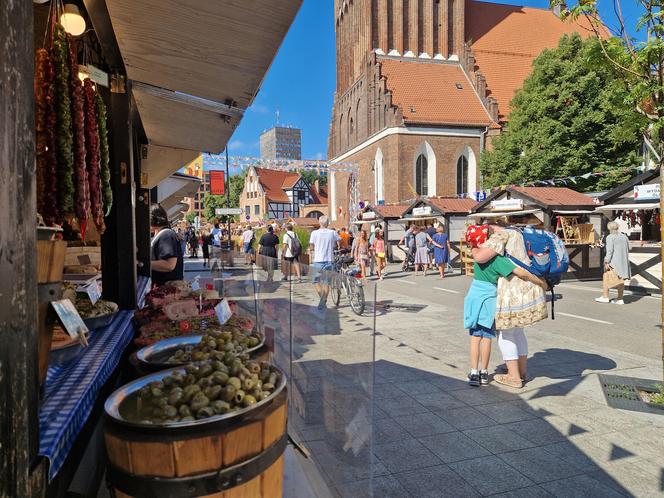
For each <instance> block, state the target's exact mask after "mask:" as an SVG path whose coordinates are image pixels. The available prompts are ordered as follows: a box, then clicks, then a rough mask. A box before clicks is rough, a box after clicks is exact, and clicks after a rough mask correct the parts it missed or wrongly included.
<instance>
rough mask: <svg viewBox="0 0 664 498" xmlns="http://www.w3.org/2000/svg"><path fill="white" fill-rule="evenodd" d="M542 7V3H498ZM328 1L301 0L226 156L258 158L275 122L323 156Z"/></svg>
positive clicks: (330, 75)
mask: <svg viewBox="0 0 664 498" xmlns="http://www.w3.org/2000/svg"><path fill="white" fill-rule="evenodd" d="M500 3H507V4H513V5H527V6H530V7H540V8H547V7H548V5H549V3H548V0H531V1H527V2H523V1H502V2H500ZM612 5H613V4H612V2H611V1H607V0H604V1H603V2H600V11H601V12H602V13H605V14H606V17H605V22H607V23H609V24H610V23H611V22H613V19H614V18H613V14H612V12H613V10H612ZM636 5H637V3H636V2H635V1H634V0H623V11H624V14H625V18H626V21H627V23H628V25H631V26H634V25H635V24H636V16H637V13H638V10H637V6H636ZM333 10H334V2H333V0H304V2H303V5H302V8H301V9H300V12H299V13H298V15H297V17H296V19H295V22H294V23H293V25H292V26H291V29H290V31H289V32H288V35H287V36H286V39H285V40H284V43H283V45H282V46H281V49H280V50H279V53H278V54H277V57H276V58H275V60H274V62H273V64H272V67H271V68H270V70H269V71H268V73H267V76H266V78H265V80H264V82H263V85H262V87H261V90H260V92H259V93H258V96H257V98H256V100H255V101H254V103H253V105H252V106H251V107H250V108H249V109H248V110H247V112H246V113H245V116H244V118H243V119H242V121H241V123H240V126H239V127H238V129H237V130H236V131H235V133H234V135H233V137H232V138H231V141H230V143H229V153H230V155H232V156H256V157H257V156H259V145H258V140H259V136H260V134H261V133H262V132H263V131H264V130H266V129H268V128H271V127H272V126H274V125H275V123H276V113H277V110H278V111H279V115H280V118H279V123H280V124H281V125H292V126H295V127H298V128H301V129H302V156H303V158H304V159H322V158H325V157H326V151H327V135H328V131H329V126H330V116H331V113H332V101H333V94H334V89H335V84H336V83H335V81H336V71H335V38H334V13H333Z"/></svg>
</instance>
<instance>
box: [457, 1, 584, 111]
mask: <svg viewBox="0 0 664 498" xmlns="http://www.w3.org/2000/svg"><path fill="white" fill-rule="evenodd" d="M465 19H466V40H467V41H468V42H469V43H470V44H471V49H472V51H473V55H474V56H475V63H476V66H477V67H478V68H479V71H480V72H481V73H482V74H484V76H486V83H487V89H488V90H489V92H490V93H489V95H491V96H493V97H495V98H496V100H498V109H499V114H500V115H501V117H507V116H508V115H509V113H510V111H511V109H510V106H509V104H510V101H511V100H512V98H513V97H514V94H515V92H516V91H517V90H518V89H519V88H521V87H522V86H523V82H524V80H525V79H526V78H527V77H528V76H529V75H530V72H531V70H532V64H533V61H534V60H535V58H536V57H537V56H538V55H539V54H540V53H541V52H542V51H543V50H544V49H545V48H554V47H556V46H558V42H559V40H560V38H561V37H562V36H563V35H565V34H571V33H579V34H581V36H584V37H587V36H590V35H591V34H592V32H591V31H590V30H589V29H588V28H589V26H588V24H587V21H585V19H584V18H583V17H582V16H581V17H579V19H578V21H577V22H564V21H562V20H560V19H559V18H558V17H557V16H556V15H555V14H554V13H553V12H551V11H550V10H548V9H536V8H531V7H519V6H514V5H505V4H498V3H489V2H478V1H476V0H469V1H466V15H465Z"/></svg>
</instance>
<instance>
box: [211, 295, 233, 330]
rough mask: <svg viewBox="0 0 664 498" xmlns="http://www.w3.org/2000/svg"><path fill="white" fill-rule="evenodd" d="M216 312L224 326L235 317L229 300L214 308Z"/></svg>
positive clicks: (223, 300) (220, 302) (222, 301)
mask: <svg viewBox="0 0 664 498" xmlns="http://www.w3.org/2000/svg"><path fill="white" fill-rule="evenodd" d="M214 312H215V313H216V314H217V320H219V323H221V324H222V325H224V324H225V323H226V322H227V321H228V320H229V319H230V318H231V316H232V315H233V312H232V311H231V307H230V306H229V304H228V300H227V299H222V300H221V301H219V304H217V305H216V306H215V307H214Z"/></svg>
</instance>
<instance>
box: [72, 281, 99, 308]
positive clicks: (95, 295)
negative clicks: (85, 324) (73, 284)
mask: <svg viewBox="0 0 664 498" xmlns="http://www.w3.org/2000/svg"><path fill="white" fill-rule="evenodd" d="M76 291H77V292H85V293H86V294H87V295H88V298H90V302H91V303H92V304H93V305H94V304H95V303H96V302H97V301H99V300H100V299H101V287H99V282H98V281H97V280H95V281H94V282H91V283H90V284H88V285H85V286H80V287H78V288H77V289H76Z"/></svg>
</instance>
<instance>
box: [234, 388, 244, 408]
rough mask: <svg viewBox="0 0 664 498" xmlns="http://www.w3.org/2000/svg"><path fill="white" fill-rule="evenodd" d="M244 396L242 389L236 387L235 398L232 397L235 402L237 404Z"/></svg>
mask: <svg viewBox="0 0 664 498" xmlns="http://www.w3.org/2000/svg"><path fill="white" fill-rule="evenodd" d="M244 397H245V393H244V391H243V390H242V389H238V390H237V391H236V392H235V398H234V401H235V403H236V404H238V405H239V404H240V403H242V400H243V399H244Z"/></svg>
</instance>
